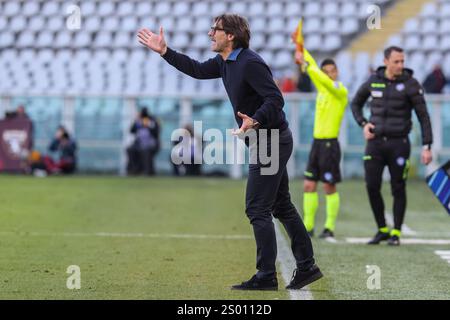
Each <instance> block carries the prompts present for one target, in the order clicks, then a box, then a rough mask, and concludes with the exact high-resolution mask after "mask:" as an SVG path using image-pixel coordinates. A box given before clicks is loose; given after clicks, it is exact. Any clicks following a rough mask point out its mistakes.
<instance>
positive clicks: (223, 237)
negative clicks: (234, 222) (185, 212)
mask: <svg viewBox="0 0 450 320" xmlns="http://www.w3.org/2000/svg"><path fill="white" fill-rule="evenodd" d="M0 235H21V236H39V237H42V236H44V237H53V236H59V237H112V238H157V239H160V238H165V239H218V240H250V239H253V238H252V237H251V236H248V235H240V234H237V235H214V234H170V233H169V234H161V233H118V232H95V233H80V232H73V233H71V232H55V233H52V232H12V231H0Z"/></svg>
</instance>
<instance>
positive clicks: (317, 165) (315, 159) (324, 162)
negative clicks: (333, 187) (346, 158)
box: [304, 138, 341, 184]
mask: <svg viewBox="0 0 450 320" xmlns="http://www.w3.org/2000/svg"><path fill="white" fill-rule="evenodd" d="M340 162H341V147H340V146H339V141H338V140H337V139H336V138H334V139H314V141H313V144H312V147H311V151H310V152H309V160H308V166H307V167H306V171H305V173H304V177H305V179H307V180H311V181H322V182H324V183H329V184H336V183H338V182H341V169H340V166H339V164H340Z"/></svg>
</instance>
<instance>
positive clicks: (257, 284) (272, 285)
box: [231, 275, 278, 291]
mask: <svg viewBox="0 0 450 320" xmlns="http://www.w3.org/2000/svg"><path fill="white" fill-rule="evenodd" d="M231 290H273V291H276V290H278V281H277V278H272V279H260V278H258V277H256V275H254V276H253V277H252V278H251V279H250V280H248V281H244V282H242V283H241V284H237V285H234V286H232V287H231Z"/></svg>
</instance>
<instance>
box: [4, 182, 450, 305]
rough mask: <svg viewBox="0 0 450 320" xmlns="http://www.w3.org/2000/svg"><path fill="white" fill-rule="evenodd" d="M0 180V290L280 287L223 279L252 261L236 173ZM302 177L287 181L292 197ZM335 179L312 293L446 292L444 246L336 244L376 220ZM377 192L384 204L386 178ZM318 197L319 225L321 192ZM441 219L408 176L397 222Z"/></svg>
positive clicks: (171, 294) (38, 293) (114, 292)
mask: <svg viewBox="0 0 450 320" xmlns="http://www.w3.org/2000/svg"><path fill="white" fill-rule="evenodd" d="M0 181H1V182H0V198H1V213H0V244H1V254H0V299H269V300H271V299H289V298H290V295H289V292H288V291H286V290H284V289H283V288H284V286H285V283H284V282H283V279H282V277H281V274H279V276H278V280H279V283H280V290H279V291H276V292H236V291H231V290H229V287H230V285H232V284H235V283H238V282H241V281H243V280H246V279H248V278H249V277H250V276H251V275H253V274H254V272H255V269H254V268H255V266H254V265H255V244H254V240H253V238H252V229H251V226H250V224H249V222H248V219H247V217H246V216H245V213H244V190H245V181H241V180H239V181H233V180H226V179H175V178H153V179H146V178H120V177H83V176H79V177H69V178H65V177H52V178H45V179H38V178H30V177H17V176H1V177H0ZM301 183H302V182H301V181H300V180H293V181H291V193H292V197H293V201H294V202H295V204H296V206H297V207H300V208H301V191H300V189H301ZM339 190H340V192H341V203H342V206H341V207H342V210H341V213H340V216H339V217H338V222H337V230H336V237H337V240H338V243H329V242H326V241H322V240H320V239H317V238H314V239H313V244H314V249H315V254H316V259H317V263H318V265H319V266H320V267H321V269H322V271H323V273H324V275H325V277H324V278H323V279H321V280H320V281H317V282H316V283H314V284H312V285H310V286H309V290H310V292H311V294H312V296H313V298H314V299H449V297H450V293H449V292H450V282H449V279H450V264H449V263H447V262H446V261H445V260H443V259H441V258H440V257H439V256H437V255H436V254H435V253H434V251H435V250H450V246H449V245H424V244H418V245H402V246H400V247H398V248H391V247H388V246H387V245H386V244H383V245H379V246H375V247H369V246H367V245H363V244H349V243H346V242H345V238H346V237H370V236H372V235H373V234H374V232H375V231H376V228H375V223H374V219H373V217H372V214H371V212H370V209H369V204H368V201H367V195H366V193H365V189H364V183H363V181H360V180H355V181H345V182H344V183H342V184H340V185H339ZM383 192H384V194H385V199H386V207H387V209H388V210H390V208H391V203H392V201H391V198H390V190H389V185H384V188H383ZM320 204H321V205H320V208H319V212H318V214H317V223H316V228H317V233H318V232H320V231H321V229H322V225H323V221H324V212H325V211H324V202H323V197H321V203H320ZM449 219H450V217H448V216H447V214H446V213H445V211H444V209H443V208H441V205H440V204H439V203H438V201H437V200H436V199H435V198H434V196H433V195H432V193H431V191H430V190H428V188H427V186H426V184H425V183H424V182H423V181H409V183H408V212H407V215H406V221H405V222H406V224H407V225H408V226H409V227H410V228H411V229H412V230H415V231H416V232H417V235H415V236H414V237H416V238H421V239H447V240H448V239H450V228H449V226H450V220H449ZM203 235H204V236H206V237H203ZM222 235H223V236H233V235H235V236H236V235H237V236H238V237H236V238H232V237H228V238H222V237H221V236H222ZM241 235H242V236H243V237H240V236H241ZM407 237H408V236H404V238H407ZM410 237H411V236H410ZM69 265H78V266H79V267H80V269H81V289H79V290H69V289H68V288H67V287H66V280H67V278H68V277H69V276H70V275H69V274H67V273H66V270H67V267H68V266H69ZM366 265H378V266H379V267H380V270H381V289H379V290H369V289H368V288H367V285H366V282H367V278H368V277H369V276H370V275H369V274H367V273H366ZM292 267H294V266H292ZM279 269H280V268H279Z"/></svg>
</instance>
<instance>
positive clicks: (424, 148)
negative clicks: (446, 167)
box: [422, 144, 431, 150]
mask: <svg viewBox="0 0 450 320" xmlns="http://www.w3.org/2000/svg"><path fill="white" fill-rule="evenodd" d="M422 149H423V150H431V144H424V145H423V146H422Z"/></svg>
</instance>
